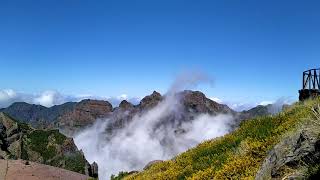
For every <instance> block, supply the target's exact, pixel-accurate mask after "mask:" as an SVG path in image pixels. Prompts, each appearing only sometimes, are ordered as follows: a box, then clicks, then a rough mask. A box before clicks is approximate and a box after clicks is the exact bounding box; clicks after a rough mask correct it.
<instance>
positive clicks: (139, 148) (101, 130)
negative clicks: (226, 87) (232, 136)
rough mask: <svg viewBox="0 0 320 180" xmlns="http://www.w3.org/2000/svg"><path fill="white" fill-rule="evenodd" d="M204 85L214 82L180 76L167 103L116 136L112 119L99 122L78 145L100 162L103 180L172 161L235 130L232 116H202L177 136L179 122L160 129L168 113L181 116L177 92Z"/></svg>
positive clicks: (91, 159) (81, 135) (141, 115)
mask: <svg viewBox="0 0 320 180" xmlns="http://www.w3.org/2000/svg"><path fill="white" fill-rule="evenodd" d="M202 82H210V80H209V79H208V78H207V77H206V76H205V75H203V74H201V73H196V74H193V76H192V77H189V76H187V75H182V76H179V77H178V78H177V80H176V81H175V82H174V83H173V85H172V86H171V88H170V89H169V91H168V92H167V93H166V95H165V99H164V100H163V101H161V102H160V103H159V104H158V105H157V106H156V107H154V108H152V109H150V110H148V111H146V112H143V113H139V114H136V115H135V116H134V117H133V119H132V121H130V122H129V123H127V124H126V125H125V126H124V128H122V129H118V130H117V131H116V135H110V134H109V133H106V127H107V126H108V124H109V123H110V122H111V121H110V120H109V119H99V120H97V121H96V123H95V124H94V125H93V126H91V127H88V128H86V129H84V130H83V131H81V132H80V133H79V134H77V135H76V136H75V137H74V140H75V143H76V145H77V147H78V148H79V149H82V151H83V152H84V154H85V157H86V158H87V159H88V161H89V162H91V163H92V162H97V163H98V166H99V178H100V179H103V180H105V179H110V176H111V174H118V172H120V171H133V170H142V169H143V167H144V166H145V165H146V164H147V163H148V162H150V161H153V160H167V159H170V158H172V157H174V156H175V155H177V154H178V153H181V152H183V151H186V150H187V149H189V148H192V147H194V146H196V145H197V144H198V143H200V142H202V141H204V140H207V139H211V138H215V137H218V136H222V135H224V134H226V133H228V132H229V130H230V129H231V128H230V126H229V124H231V122H232V121H233V120H234V119H233V117H232V116H231V115H226V114H220V115H216V116H211V115H208V114H198V115H197V116H196V117H195V119H194V120H193V121H191V122H183V124H182V125H180V126H179V128H182V129H184V130H185V132H184V133H176V130H177V128H178V125H177V124H175V123H170V125H162V126H159V124H161V121H164V120H165V118H166V117H167V116H168V114H176V115H177V116H179V113H180V108H179V107H181V104H180V101H179V99H178V98H177V96H175V93H176V92H178V91H180V90H182V89H186V88H191V87H194V86H196V85H197V84H198V83H202Z"/></svg>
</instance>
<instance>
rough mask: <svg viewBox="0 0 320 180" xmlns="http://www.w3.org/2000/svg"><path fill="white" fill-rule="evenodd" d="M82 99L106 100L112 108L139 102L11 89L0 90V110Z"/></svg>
mask: <svg viewBox="0 0 320 180" xmlns="http://www.w3.org/2000/svg"><path fill="white" fill-rule="evenodd" d="M83 99H98V100H106V101H109V102H110V103H111V104H112V105H113V106H114V107H115V106H118V105H119V103H120V102H121V101H122V100H127V101H130V102H131V103H133V104H138V103H139V101H140V98H138V97H129V96H128V95H126V94H122V95H120V96H117V97H99V96H92V95H64V94H61V93H59V92H58V91H54V90H48V91H44V92H41V93H38V94H29V93H23V92H17V91H15V90H13V89H2V90H1V89H0V108H6V107H8V106H10V105H11V104H12V103H14V102H27V103H30V104H39V105H42V106H45V107H51V106H54V105H59V104H63V103H65V102H70V101H73V102H78V101H81V100H83Z"/></svg>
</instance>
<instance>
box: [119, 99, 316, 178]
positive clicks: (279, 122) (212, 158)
mask: <svg viewBox="0 0 320 180" xmlns="http://www.w3.org/2000/svg"><path fill="white" fill-rule="evenodd" d="M319 103H320V99H316V100H312V101H306V102H299V103H296V104H295V105H294V106H292V107H290V108H287V109H286V110H285V111H284V112H281V113H279V114H277V115H274V116H264V117H258V118H255V119H251V120H248V121H243V122H242V123H241V125H240V127H239V128H238V129H236V130H235V131H234V132H232V133H230V134H227V135H225V136H223V137H220V138H216V139H213V140H209V141H206V142H203V143H201V144H199V145H198V146H197V147H195V148H192V149H190V150H188V151H186V152H184V153H182V154H180V155H178V156H177V157H175V158H173V159H172V160H168V161H164V162H158V163H155V164H153V165H152V166H151V167H149V168H147V169H146V170H144V171H142V172H140V173H133V174H130V173H129V175H128V176H126V177H125V178H126V179H212V178H213V177H214V178H215V179H242V178H248V179H254V178H257V179H270V178H279V179H282V178H285V177H287V178H290V177H300V178H308V177H314V176H317V175H319V174H320V171H319V169H320V168H319V167H320V155H319V154H320V148H319V147H320V146H319V144H320V136H319V135H320V123H319V122H320V107H319V108H316V109H314V108H315V107H317V105H318V104H319ZM312 109H314V112H313V111H312ZM199 133H201V132H199ZM286 150H287V151H286ZM297 152H298V154H297ZM299 152H300V153H299ZM310 158H311V159H312V160H310ZM124 174H126V173H121V176H123V175H124Z"/></svg>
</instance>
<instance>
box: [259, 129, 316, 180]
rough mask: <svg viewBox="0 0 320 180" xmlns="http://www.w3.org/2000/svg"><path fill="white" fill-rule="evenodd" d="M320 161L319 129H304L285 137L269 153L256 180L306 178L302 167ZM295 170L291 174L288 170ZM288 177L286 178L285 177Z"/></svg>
mask: <svg viewBox="0 0 320 180" xmlns="http://www.w3.org/2000/svg"><path fill="white" fill-rule="evenodd" d="M318 162H320V137H319V132H318V130H315V131H314V130H311V129H304V130H303V131H300V132H296V133H295V134H293V135H291V136H289V137H286V138H284V139H283V140H282V141H281V142H279V143H278V144H277V145H276V146H275V147H274V148H273V149H272V150H271V151H270V152H269V154H268V156H267V158H266V159H265V160H264V162H263V164H262V166H261V168H260V170H259V171H258V173H257V175H256V180H260V179H306V178H307V177H304V174H305V173H303V172H300V169H303V168H301V167H304V166H309V167H313V166H316V165H317V163H318ZM287 169H291V171H293V172H292V173H291V174H290V176H288V175H287V173H286V170H287ZM284 177H286V178H284Z"/></svg>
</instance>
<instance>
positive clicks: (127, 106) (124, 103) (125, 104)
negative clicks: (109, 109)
mask: <svg viewBox="0 0 320 180" xmlns="http://www.w3.org/2000/svg"><path fill="white" fill-rule="evenodd" d="M119 108H120V109H121V110H124V111H128V110H131V109H132V108H133V104H131V103H130V102H128V101H127V100H123V101H121V102H120V104H119Z"/></svg>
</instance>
